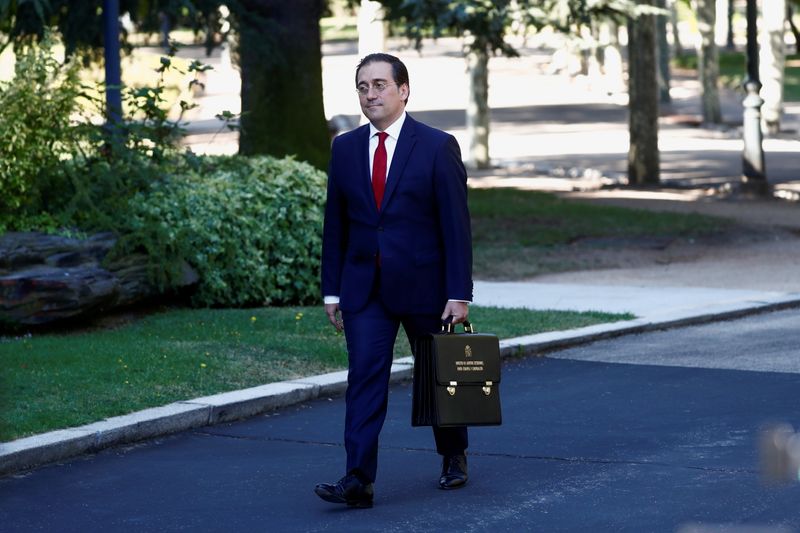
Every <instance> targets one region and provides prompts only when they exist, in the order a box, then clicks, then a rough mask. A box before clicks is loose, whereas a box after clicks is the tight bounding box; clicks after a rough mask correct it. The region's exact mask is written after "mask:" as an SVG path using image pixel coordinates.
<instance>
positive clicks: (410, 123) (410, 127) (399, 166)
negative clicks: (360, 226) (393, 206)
mask: <svg viewBox="0 0 800 533" xmlns="http://www.w3.org/2000/svg"><path fill="white" fill-rule="evenodd" d="M415 124H416V122H415V121H414V119H412V118H411V116H410V115H406V120H405V122H404V123H403V129H401V130H400V137H399V138H398V139H397V146H395V148H394V155H393V156H392V165H391V167H390V168H389V175H388V176H386V189H385V190H384V193H383V201H382V202H381V212H383V210H384V209H385V208H386V205H387V204H388V203H389V200H391V198H392V193H394V190H395V189H396V188H397V182H398V181H400V177H401V176H402V175H403V170H404V169H405V167H406V163H407V162H408V156H410V155H411V150H412V149H413V148H414V144H416V142H417V133H416V128H415V127H414V126H415ZM370 187H372V184H370ZM373 203H374V202H373Z"/></svg>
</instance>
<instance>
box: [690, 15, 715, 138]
mask: <svg viewBox="0 0 800 533" xmlns="http://www.w3.org/2000/svg"><path fill="white" fill-rule="evenodd" d="M692 7H693V8H694V12H695V14H696V16H697V27H698V30H699V31H700V46H699V47H698V49H697V70H698V71H699V74H700V85H701V86H702V91H703V92H702V98H701V100H702V107H703V123H705V124H719V123H721V122H722V110H721V109H720V103H719V88H718V80H719V53H718V51H717V43H716V42H715V41H714V20H715V18H716V3H715V1H714V0H692Z"/></svg>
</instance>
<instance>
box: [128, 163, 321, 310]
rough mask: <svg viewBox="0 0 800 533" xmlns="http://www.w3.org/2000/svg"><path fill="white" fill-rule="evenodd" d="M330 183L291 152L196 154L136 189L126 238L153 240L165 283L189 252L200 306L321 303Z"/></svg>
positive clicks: (137, 242)
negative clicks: (179, 168) (144, 189)
mask: <svg viewBox="0 0 800 533" xmlns="http://www.w3.org/2000/svg"><path fill="white" fill-rule="evenodd" d="M325 183H326V177H325V174H324V173H323V172H321V171H319V170H317V169H316V168H314V167H312V166H311V165H309V164H308V163H304V162H299V161H295V160H293V159H291V158H286V159H276V158H273V157H269V156H257V157H241V156H217V157H203V158H198V159H197V160H196V162H195V164H193V165H187V166H186V167H185V171H184V172H182V173H178V174H175V175H173V176H171V177H169V178H165V179H164V180H162V181H161V182H160V183H155V184H153V186H152V187H151V188H150V190H149V191H147V192H142V193H139V194H137V195H136V196H134V198H133V200H132V201H131V210H132V216H131V218H130V219H129V222H130V228H129V229H130V233H129V234H128V236H127V247H131V246H139V247H143V248H145V249H147V251H148V253H149V255H150V257H151V258H153V259H155V260H156V261H159V262H160V263H161V268H160V272H161V274H162V278H161V280H162V282H166V283H165V284H166V285H169V279H170V276H171V275H175V270H174V268H175V265H176V260H180V259H183V260H186V261H187V262H188V263H189V264H190V265H191V266H192V267H194V268H195V269H196V270H197V271H198V273H199V275H200V278H201V280H200V285H199V287H198V289H197V292H196V293H195V294H194V296H193V303H194V304H195V305H199V306H246V305H281V304H300V303H312V302H317V301H318V300H319V261H320V255H319V254H320V249H321V246H322V219H323V209H324V203H325ZM169 265H172V266H171V267H170V266H169Z"/></svg>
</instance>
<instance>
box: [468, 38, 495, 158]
mask: <svg viewBox="0 0 800 533" xmlns="http://www.w3.org/2000/svg"><path fill="white" fill-rule="evenodd" d="M466 59H467V70H468V71H469V103H468V104H467V137H468V138H469V159H468V161H469V163H470V165H471V166H473V167H475V168H489V165H490V162H491V161H490V158H489V53H488V51H486V49H481V50H479V51H475V50H470V51H469V52H467V55H466Z"/></svg>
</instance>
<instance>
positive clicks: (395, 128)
mask: <svg viewBox="0 0 800 533" xmlns="http://www.w3.org/2000/svg"><path fill="white" fill-rule="evenodd" d="M405 121H406V112H405V111H403V114H402V115H400V117H399V118H398V119H397V120H395V121H394V122H392V125H391V126H389V127H388V128H386V129H385V130H383V131H385V132H386V133H388V134H389V137H391V138H392V139H394V140H397V139H399V138H400V130H402V129H403V123H404V122H405ZM376 133H378V128H376V127H375V126H374V125H373V124H372V122H370V123H369V138H370V139H371V138H372V137H374V136H375V134H376Z"/></svg>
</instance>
